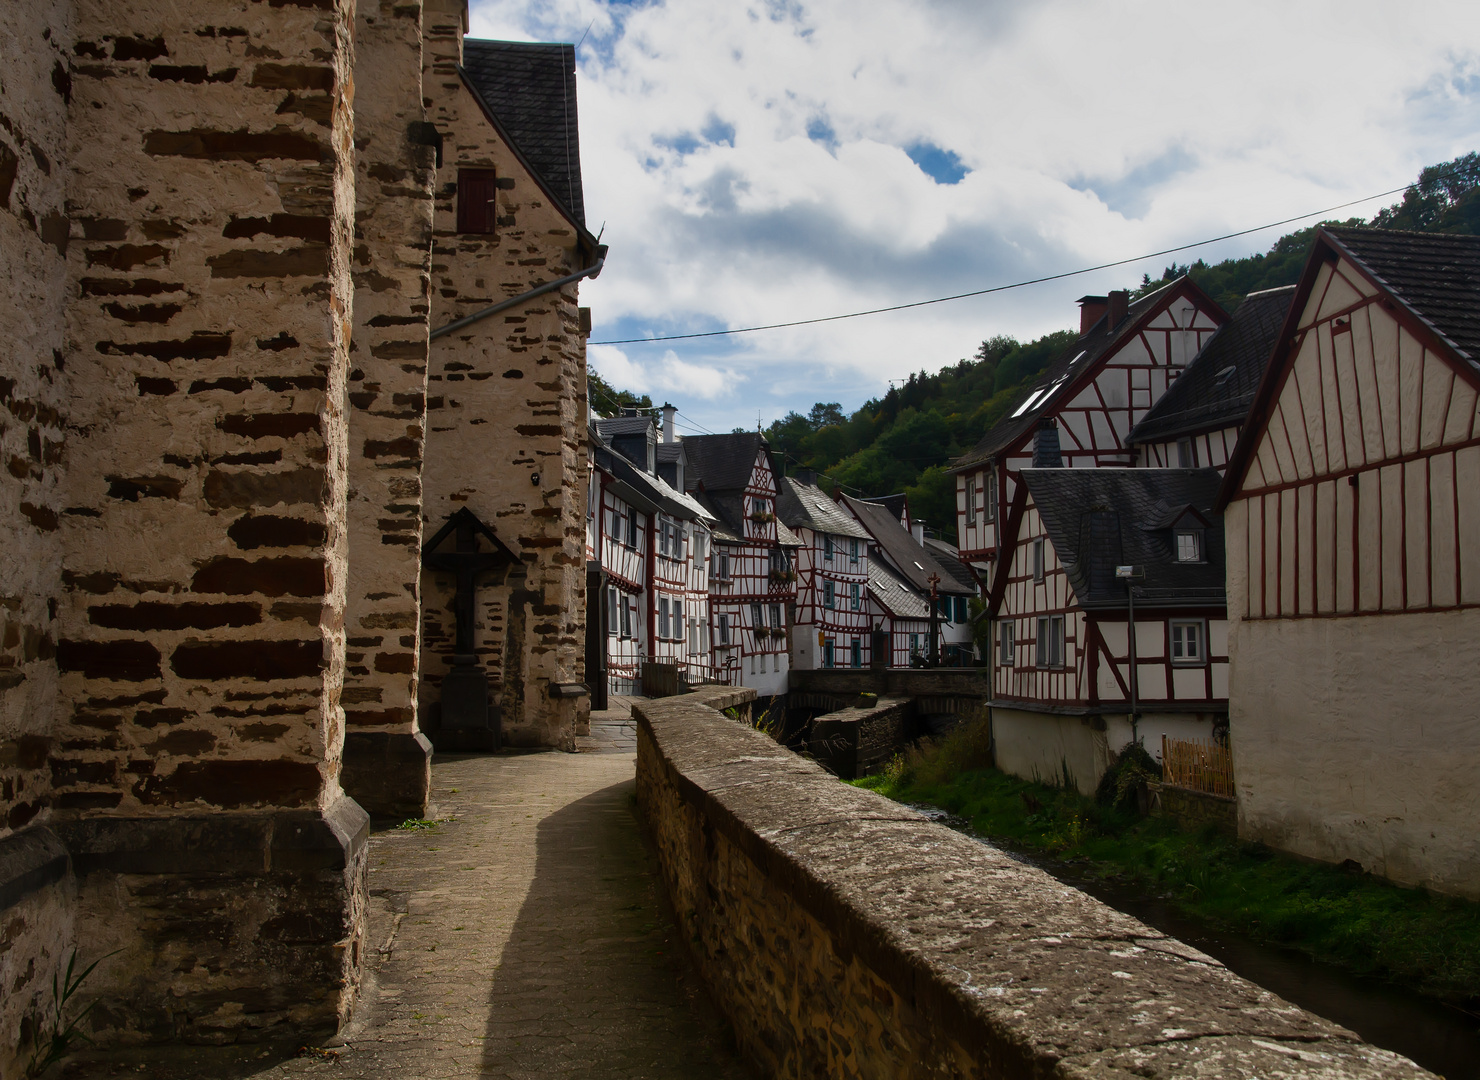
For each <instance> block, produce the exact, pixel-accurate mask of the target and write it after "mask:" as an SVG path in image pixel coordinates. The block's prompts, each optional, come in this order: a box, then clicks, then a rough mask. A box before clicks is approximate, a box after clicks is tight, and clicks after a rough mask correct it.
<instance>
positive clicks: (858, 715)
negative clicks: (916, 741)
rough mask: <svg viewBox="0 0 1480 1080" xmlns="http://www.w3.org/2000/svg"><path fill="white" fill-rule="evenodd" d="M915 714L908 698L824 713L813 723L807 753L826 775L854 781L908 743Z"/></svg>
mask: <svg viewBox="0 0 1480 1080" xmlns="http://www.w3.org/2000/svg"><path fill="white" fill-rule="evenodd" d="M914 712H915V710H914V704H913V701H912V700H911V699H910V698H903V699H897V698H896V699H886V698H880V699H879V701H878V703H877V704H876V705H875V706H874V707H873V708H869V709H860V708H857V707H856V706H850V707H849V708H846V709H839V710H837V711H836V712H830V713H825V714H824V715H822V716H819V717H816V718H815V719H814V720H813V721H812V728H811V732H810V734H809V737H808V749H809V750H810V751H811V754H812V756H813V757H814V758H815V759H816V760H817V761H819V762H820V763H821V764H822V766H823V768H825V769H827V771H828V772H830V773H833V774H834V775H836V776H840V777H842V778H843V779H844V780H855V779H857V778H858V777H860V776H863V775H865V774H867V773H869V772H872V771H873V770H875V769H877V768H879V767H880V766H881V765H883V764H884V763H885V762H886V761H888V760H889V759H890V758H891V757H893V756H894V755H895V754H897V753H899V751H900V750H901V749H902V748H903V747H904V745H905V744H906V742H907V741H908V740H909V737H910V729H911V728H912V726H913V724H912V721H913V719H914Z"/></svg>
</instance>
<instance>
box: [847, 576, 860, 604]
mask: <svg viewBox="0 0 1480 1080" xmlns="http://www.w3.org/2000/svg"><path fill="white" fill-rule="evenodd" d="M848 601H849V606H850V607H851V608H852V609H853V610H854V611H857V610H858V582H856V581H855V582H853V583H852V584H850V585H849V586H848Z"/></svg>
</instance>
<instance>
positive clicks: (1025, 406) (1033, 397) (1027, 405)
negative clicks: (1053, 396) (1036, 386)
mask: <svg viewBox="0 0 1480 1080" xmlns="http://www.w3.org/2000/svg"><path fill="white" fill-rule="evenodd" d="M1046 392H1047V389H1046V388H1045V389H1043V390H1034V391H1033V392H1032V393H1031V394H1029V395H1028V400H1027V401H1025V402H1023V403H1022V404H1021V405H1019V406H1018V407H1017V412H1015V413H1013V414H1012V419H1013V420H1016V419H1017V418H1018V417H1019V416H1022V415H1023V413H1025V412H1027V411H1028V410H1029V409H1031V408H1032V407H1033V402H1035V401H1037V400H1038V399H1039V398H1040V397H1042V396H1043V395H1044V394H1045V393H1046Z"/></svg>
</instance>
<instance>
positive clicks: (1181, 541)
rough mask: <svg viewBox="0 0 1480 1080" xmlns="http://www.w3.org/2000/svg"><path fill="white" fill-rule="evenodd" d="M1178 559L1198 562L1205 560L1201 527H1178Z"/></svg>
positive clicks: (1179, 560) (1181, 561)
mask: <svg viewBox="0 0 1480 1080" xmlns="http://www.w3.org/2000/svg"><path fill="white" fill-rule="evenodd" d="M1176 539H1177V561H1178V562H1179V563H1196V562H1202V561H1203V535H1202V530H1201V529H1178V530H1177V532H1176Z"/></svg>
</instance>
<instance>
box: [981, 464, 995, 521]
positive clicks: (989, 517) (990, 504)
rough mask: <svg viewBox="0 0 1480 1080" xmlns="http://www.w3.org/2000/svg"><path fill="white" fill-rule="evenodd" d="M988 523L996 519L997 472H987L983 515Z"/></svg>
mask: <svg viewBox="0 0 1480 1080" xmlns="http://www.w3.org/2000/svg"><path fill="white" fill-rule="evenodd" d="M984 517H985V519H986V522H987V524H988V525H990V524H992V522H994V521H996V520H997V473H996V472H995V471H991V470H989V471H988V472H987V507H986V513H985V515H984Z"/></svg>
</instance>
